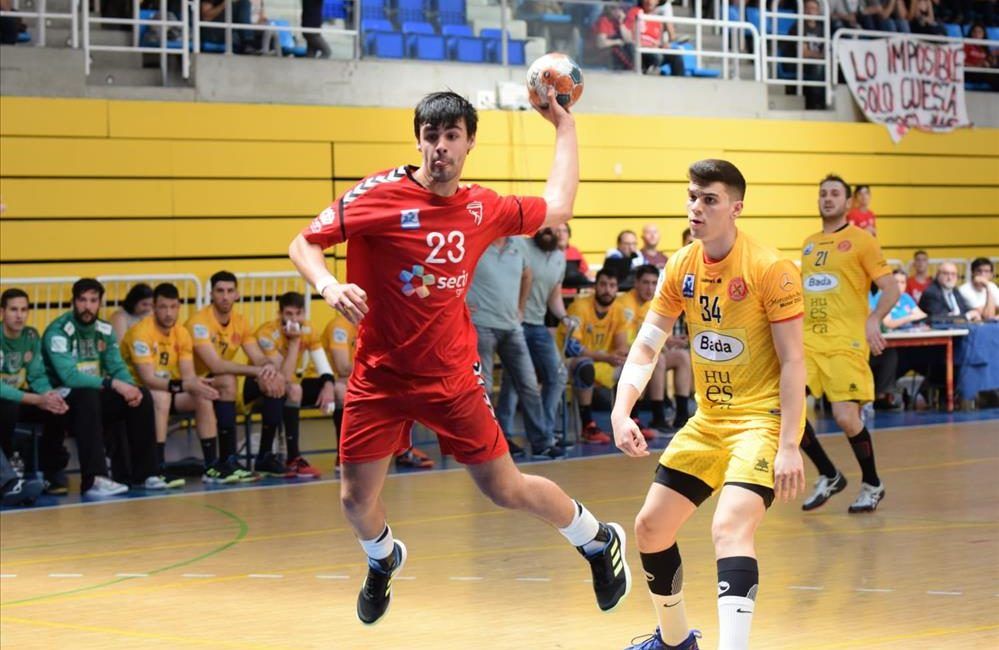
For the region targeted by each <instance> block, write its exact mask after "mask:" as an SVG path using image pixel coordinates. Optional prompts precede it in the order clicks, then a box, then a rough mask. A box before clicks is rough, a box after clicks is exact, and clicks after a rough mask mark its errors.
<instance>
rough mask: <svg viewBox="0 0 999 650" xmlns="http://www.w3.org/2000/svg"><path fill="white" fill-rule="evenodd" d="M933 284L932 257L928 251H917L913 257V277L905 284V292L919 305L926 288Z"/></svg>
mask: <svg viewBox="0 0 999 650" xmlns="http://www.w3.org/2000/svg"><path fill="white" fill-rule="evenodd" d="M932 283H933V278H931V277H930V256H929V255H927V254H926V251H922V250H920V251H916V252H915V254H913V256H912V275H910V276H909V279H908V280H906V282H905V292H906V293H907V294H909V295H910V296H912V298H913V299H914V300H915V301H916V302H917V303H918V302H919V299H920V298H922V297H923V292H924V291H926V287H928V286H930V284H932Z"/></svg>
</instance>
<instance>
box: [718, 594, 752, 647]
mask: <svg viewBox="0 0 999 650" xmlns="http://www.w3.org/2000/svg"><path fill="white" fill-rule="evenodd" d="M755 606H756V603H755V602H754V601H753V599H752V598H744V597H742V596H722V597H721V598H719V599H718V650H748V648H749V629H750V628H751V627H752V625H753V610H754V609H755Z"/></svg>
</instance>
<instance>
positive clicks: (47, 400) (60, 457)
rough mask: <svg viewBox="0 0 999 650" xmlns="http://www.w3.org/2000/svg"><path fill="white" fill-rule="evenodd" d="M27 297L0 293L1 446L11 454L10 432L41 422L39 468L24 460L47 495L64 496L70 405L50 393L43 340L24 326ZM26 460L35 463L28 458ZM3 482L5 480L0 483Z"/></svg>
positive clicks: (19, 292)
mask: <svg viewBox="0 0 999 650" xmlns="http://www.w3.org/2000/svg"><path fill="white" fill-rule="evenodd" d="M28 308H29V305H28V294H26V293H25V292H24V291H22V290H21V289H17V288H11V289H7V290H6V291H4V292H3V294H0V311H2V313H3V327H2V329H0V447H2V448H3V451H4V452H5V453H6V454H7V455H8V457H9V456H11V455H12V454H13V451H14V448H13V436H14V428H15V427H16V425H17V423H18V422H25V423H41V424H42V425H43V429H42V436H41V441H40V443H39V446H38V456H39V459H38V460H39V465H40V466H41V467H40V468H36V467H35V466H34V464H33V462H29V463H28V464H27V465H26V468H27V470H28V471H30V472H34V471H35V470H36V469H41V471H42V473H43V474H44V476H45V481H46V485H45V490H46V492H47V493H48V494H56V495H63V494H66V492H67V491H68V490H67V483H66V475H65V474H64V473H63V468H64V467H65V466H66V463H67V461H68V460H69V454H67V453H66V449H65V447H63V444H62V440H63V437H64V436H65V428H66V426H65V418H64V417H63V415H64V414H65V413H66V411H67V410H68V409H69V406H68V405H67V404H66V402H65V400H63V398H62V395H60V394H59V392H58V391H56V390H53V389H52V385H51V384H50V383H49V378H48V376H47V375H46V374H45V363H44V361H43V360H42V338H41V336H40V335H39V334H38V330H36V329H35V328H34V327H29V326H28V325H27V322H28ZM30 460H31V461H33V460H34V459H33V458H31V459H30ZM0 483H2V484H5V483H6V481H0Z"/></svg>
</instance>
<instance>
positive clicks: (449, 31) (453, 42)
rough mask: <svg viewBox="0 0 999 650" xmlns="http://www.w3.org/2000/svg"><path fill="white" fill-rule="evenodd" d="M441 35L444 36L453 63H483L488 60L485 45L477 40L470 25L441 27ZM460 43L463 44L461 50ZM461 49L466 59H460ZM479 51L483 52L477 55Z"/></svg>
mask: <svg viewBox="0 0 999 650" xmlns="http://www.w3.org/2000/svg"><path fill="white" fill-rule="evenodd" d="M441 34H442V35H443V36H444V48H445V49H446V50H447V58H449V59H451V60H452V61H472V62H482V61H485V60H486V54H485V45H484V44H483V43H482V42H481V41H480V40H479V39H477V38H475V36H474V35H473V34H472V27H471V26H470V25H441ZM459 43H461V44H462V46H461V48H459ZM476 43H478V45H477V44H476ZM459 49H460V50H461V53H462V56H464V57H465V58H459V56H458V54H459ZM479 50H481V51H480V52H479V53H478V54H477V53H476V52H477V51H479Z"/></svg>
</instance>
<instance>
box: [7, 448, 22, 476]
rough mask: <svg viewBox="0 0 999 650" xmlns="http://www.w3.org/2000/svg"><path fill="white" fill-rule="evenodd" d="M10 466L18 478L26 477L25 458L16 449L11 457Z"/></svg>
mask: <svg viewBox="0 0 999 650" xmlns="http://www.w3.org/2000/svg"><path fill="white" fill-rule="evenodd" d="M10 467H11V469H13V470H14V473H15V474H17V476H18V478H24V459H23V458H21V452H19V451H15V452H14V454H13V455H12V456H11V457H10Z"/></svg>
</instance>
